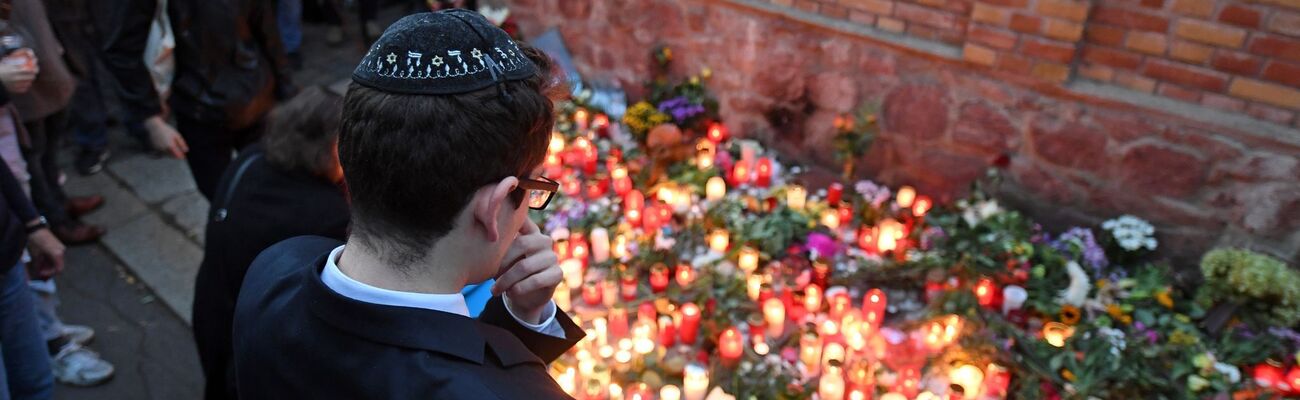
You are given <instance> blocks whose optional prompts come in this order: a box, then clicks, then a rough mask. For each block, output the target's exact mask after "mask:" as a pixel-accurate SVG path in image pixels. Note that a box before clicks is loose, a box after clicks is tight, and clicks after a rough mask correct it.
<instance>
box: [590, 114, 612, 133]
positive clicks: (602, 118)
mask: <svg viewBox="0 0 1300 400" xmlns="http://www.w3.org/2000/svg"><path fill="white" fill-rule="evenodd" d="M607 127H609V116H608V115H605V114H596V117H595V118H592V119H591V129H595V130H597V131H600V130H603V129H605V128H607Z"/></svg>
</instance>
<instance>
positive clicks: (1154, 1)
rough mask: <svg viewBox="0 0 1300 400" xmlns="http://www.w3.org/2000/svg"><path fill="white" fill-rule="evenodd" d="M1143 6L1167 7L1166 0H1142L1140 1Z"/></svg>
mask: <svg viewBox="0 0 1300 400" xmlns="http://www.w3.org/2000/svg"><path fill="white" fill-rule="evenodd" d="M1140 4H1141V5H1142V6H1143V7H1146V8H1154V9H1157V10H1159V9H1161V8H1165V0H1142V2H1141V3H1140Z"/></svg>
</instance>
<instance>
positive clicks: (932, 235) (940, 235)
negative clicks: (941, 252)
mask: <svg viewBox="0 0 1300 400" xmlns="http://www.w3.org/2000/svg"><path fill="white" fill-rule="evenodd" d="M946 237H948V234H947V233H945V232H944V231H943V228H940V227H937V226H932V227H929V228H925V230H924V231H921V249H922V250H929V249H930V248H932V247H934V244H935V242H937V241H939V240H943V239H944V238H946Z"/></svg>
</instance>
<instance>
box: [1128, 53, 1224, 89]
mask: <svg viewBox="0 0 1300 400" xmlns="http://www.w3.org/2000/svg"><path fill="white" fill-rule="evenodd" d="M1142 75H1145V76H1147V77H1150V78H1155V79H1159V80H1162V81H1166V82H1174V83H1178V84H1182V85H1187V86H1192V87H1196V88H1200V89H1204V90H1209V91H1212V92H1220V91H1223V89H1224V87H1226V86H1227V85H1228V76H1226V75H1224V74H1222V73H1219V72H1215V71H1211V70H1209V69H1205V68H1200V67H1193V66H1190V65H1187V64H1182V63H1176V62H1170V61H1165V60H1148V61H1147V64H1146V67H1145V68H1143V69H1142Z"/></svg>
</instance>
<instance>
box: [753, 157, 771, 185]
mask: <svg viewBox="0 0 1300 400" xmlns="http://www.w3.org/2000/svg"><path fill="white" fill-rule="evenodd" d="M754 169H755V175H757V177H756V178H755V179H754V181H755V182H754V184H755V185H758V186H759V187H768V186H771V185H772V159H771V158H767V157H762V158H759V159H758V166H757V167H755V168H754Z"/></svg>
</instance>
